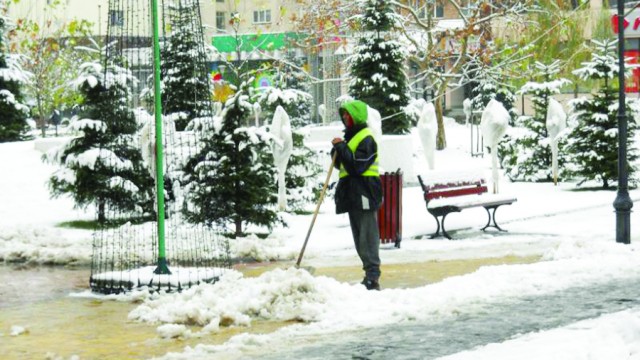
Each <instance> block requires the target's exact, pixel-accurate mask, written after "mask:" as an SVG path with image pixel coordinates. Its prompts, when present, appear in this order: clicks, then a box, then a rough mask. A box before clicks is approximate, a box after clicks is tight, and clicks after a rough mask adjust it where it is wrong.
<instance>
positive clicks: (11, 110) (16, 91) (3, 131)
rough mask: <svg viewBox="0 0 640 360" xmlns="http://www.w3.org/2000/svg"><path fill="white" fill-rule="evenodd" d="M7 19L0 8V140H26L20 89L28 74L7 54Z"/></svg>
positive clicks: (26, 126) (27, 126)
mask: <svg viewBox="0 0 640 360" xmlns="http://www.w3.org/2000/svg"><path fill="white" fill-rule="evenodd" d="M8 22H9V19H8V18H6V17H5V16H3V15H2V9H0V114H1V115H0V142H7V141H19V140H27V139H28V138H29V135H28V131H29V125H28V124H27V116H28V114H29V108H28V107H27V106H26V105H24V104H23V102H22V101H23V96H22V92H21V91H20V87H21V86H22V84H25V83H26V82H27V81H28V79H29V78H28V74H27V73H26V72H24V71H22V68H21V67H20V64H19V62H18V58H17V56H16V55H14V54H9V53H8V51H7V49H8V47H7V44H6V39H5V32H6V31H7V26H8Z"/></svg>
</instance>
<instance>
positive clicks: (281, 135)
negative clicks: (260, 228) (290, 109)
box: [271, 105, 293, 211]
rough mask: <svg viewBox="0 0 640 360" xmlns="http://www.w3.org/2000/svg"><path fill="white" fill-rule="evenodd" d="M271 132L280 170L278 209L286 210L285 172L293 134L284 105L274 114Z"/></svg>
mask: <svg viewBox="0 0 640 360" xmlns="http://www.w3.org/2000/svg"><path fill="white" fill-rule="evenodd" d="M271 134H272V135H273V143H272V145H271V150H272V152H273V161H274V164H275V166H276V169H277V170H278V210H280V211H285V210H286V207H287V189H286V186H285V173H286V171H287V164H288V163H289V158H290V157H291V153H292V151H293V134H292V131H291V120H290V119H289V114H287V112H286V111H284V109H283V108H282V106H279V105H278V107H277V108H276V112H275V114H274V115H273V122H272V123H271Z"/></svg>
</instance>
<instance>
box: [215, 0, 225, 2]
mask: <svg viewBox="0 0 640 360" xmlns="http://www.w3.org/2000/svg"><path fill="white" fill-rule="evenodd" d="M216 2H221V3H223V2H224V0H216Z"/></svg>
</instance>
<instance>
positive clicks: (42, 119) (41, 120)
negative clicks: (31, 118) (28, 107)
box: [36, 94, 47, 138]
mask: <svg viewBox="0 0 640 360" xmlns="http://www.w3.org/2000/svg"><path fill="white" fill-rule="evenodd" d="M36 103H37V105H36V107H37V108H38V122H39V123H40V129H41V130H42V137H43V138H44V137H46V136H47V132H46V128H45V126H46V125H47V118H46V117H45V116H44V114H43V110H42V98H41V97H40V94H38V95H37V96H36Z"/></svg>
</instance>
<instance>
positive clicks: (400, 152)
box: [378, 134, 416, 185]
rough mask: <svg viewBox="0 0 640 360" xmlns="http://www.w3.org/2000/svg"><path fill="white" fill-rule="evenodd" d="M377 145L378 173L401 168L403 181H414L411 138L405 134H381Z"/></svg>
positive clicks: (405, 182)
mask: <svg viewBox="0 0 640 360" xmlns="http://www.w3.org/2000/svg"><path fill="white" fill-rule="evenodd" d="M378 146H379V151H378V154H379V159H380V167H381V170H380V173H384V172H385V171H386V172H395V171H397V170H398V169H401V170H402V173H403V177H402V178H403V183H404V184H405V185H406V184H408V183H414V182H416V180H415V179H414V178H415V171H414V169H413V138H412V137H411V135H410V134H407V135H382V141H381V144H379V145H378Z"/></svg>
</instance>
